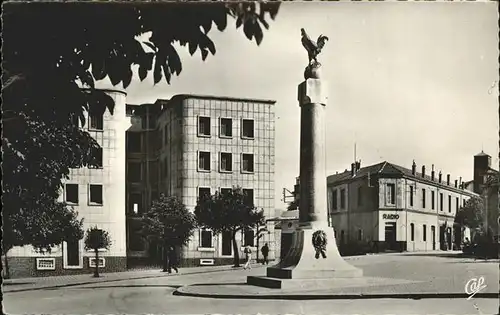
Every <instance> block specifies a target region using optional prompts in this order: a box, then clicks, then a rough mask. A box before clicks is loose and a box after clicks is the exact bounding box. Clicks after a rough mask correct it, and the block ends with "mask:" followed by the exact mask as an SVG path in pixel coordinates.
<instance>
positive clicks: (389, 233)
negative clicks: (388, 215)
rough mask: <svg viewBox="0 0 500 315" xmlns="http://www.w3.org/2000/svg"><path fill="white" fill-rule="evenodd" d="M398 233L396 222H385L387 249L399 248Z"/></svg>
mask: <svg viewBox="0 0 500 315" xmlns="http://www.w3.org/2000/svg"><path fill="white" fill-rule="evenodd" d="M396 239H397V235H396V222H386V223H385V243H386V245H387V249H389V250H397V249H398V248H397V241H396Z"/></svg>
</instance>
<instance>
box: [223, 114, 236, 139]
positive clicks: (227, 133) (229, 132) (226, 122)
mask: <svg viewBox="0 0 500 315" xmlns="http://www.w3.org/2000/svg"><path fill="white" fill-rule="evenodd" d="M220 136H221V137H226V138H231V137H232V136H233V120H232V119H231V118H221V119H220Z"/></svg>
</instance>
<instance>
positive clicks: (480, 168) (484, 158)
mask: <svg viewBox="0 0 500 315" xmlns="http://www.w3.org/2000/svg"><path fill="white" fill-rule="evenodd" d="M490 168H491V156H489V155H488V154H486V153H484V151H481V153H479V154H476V155H474V188H473V190H474V192H475V193H478V194H480V193H481V191H482V188H481V185H483V183H484V176H486V172H487V171H488V170H489V169H490Z"/></svg>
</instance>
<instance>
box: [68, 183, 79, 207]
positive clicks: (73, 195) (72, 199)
mask: <svg viewBox="0 0 500 315" xmlns="http://www.w3.org/2000/svg"><path fill="white" fill-rule="evenodd" d="M66 202H69V203H73V204H78V184H66Z"/></svg>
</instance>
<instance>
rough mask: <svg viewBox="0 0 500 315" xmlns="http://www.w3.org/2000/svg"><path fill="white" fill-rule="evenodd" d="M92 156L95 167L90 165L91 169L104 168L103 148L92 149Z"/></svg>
mask: <svg viewBox="0 0 500 315" xmlns="http://www.w3.org/2000/svg"><path fill="white" fill-rule="evenodd" d="M91 154H92V160H93V162H94V163H95V165H92V166H90V165H89V168H102V148H94V149H92V151H91Z"/></svg>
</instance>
